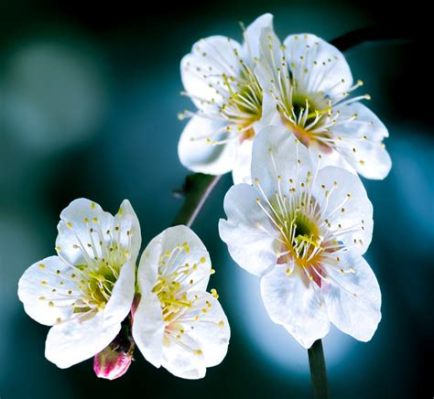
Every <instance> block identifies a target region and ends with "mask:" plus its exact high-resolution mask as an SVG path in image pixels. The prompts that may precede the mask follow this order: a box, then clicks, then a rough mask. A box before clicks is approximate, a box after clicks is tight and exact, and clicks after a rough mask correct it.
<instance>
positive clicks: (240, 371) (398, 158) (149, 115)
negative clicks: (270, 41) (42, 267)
mask: <svg viewBox="0 0 434 399" xmlns="http://www.w3.org/2000/svg"><path fill="white" fill-rule="evenodd" d="M422 4H423V3H422V1H420V0H417V1H411V2H409V3H407V4H399V3H398V2H396V3H391V2H387V4H386V3H384V4H383V3H381V2H379V1H375V2H374V1H360V0H357V1H339V0H331V1H327V2H325V1H322V2H321V1H305V2H301V1H298V2H296V1H294V0H287V1H277V0H272V1H260V0H254V1H245V2H242V1H235V0H232V1H229V0H220V1H218V2H209V3H206V2H193V1H182V2H176V3H174V4H170V3H169V2H167V1H166V2H164V1H160V2H156V3H152V4H149V5H146V4H145V2H141V3H140V4H136V3H133V2H129V1H123V2H116V3H115V4H114V5H108V4H107V2H105V3H101V4H98V3H95V2H94V3H93V4H89V2H85V1H71V2H55V1H51V2H49V1H46V2H42V1H24V0H17V1H13V2H12V1H10V2H8V1H4V0H3V1H0V397H1V399H15V398H19V399H21V398H24V399H27V398H31V399H33V398H35V399H37V398H46V399H51V398H62V399H63V398H65V399H69V398H96V397H97V398H100V397H101V398H120V397H128V396H130V395H135V396H137V397H141V398H170V397H178V398H196V397H197V398H199V397H206V398H208V399H211V398H219V399H220V398H249V399H253V398H264V397H266V398H268V399H271V398H304V397H306V398H309V397H311V388H310V381H309V372H308V365H307V355H306V352H305V351H304V350H303V349H302V348H301V347H300V346H298V345H297V344H296V343H295V341H294V340H293V339H292V338H291V337H290V336H289V335H287V334H286V333H285V332H284V330H283V329H282V328H280V327H278V326H276V325H274V324H272V322H271V321H270V320H269V319H268V317H267V315H266V314H265V311H264V309H263V305H262V303H261V300H260V298H259V290H258V281H257V279H255V278H253V277H251V276H250V275H248V274H247V273H245V272H243V271H241V269H240V268H238V267H237V266H236V265H235V264H234V263H233V262H232V261H231V259H230V258H229V256H228V255H227V251H226V247H225V246H224V245H223V244H222V243H221V242H220V240H219V238H218V232H217V220H218V218H219V217H221V216H222V215H223V211H222V198H223V195H224V193H225V192H226V190H227V189H228V187H229V186H230V177H229V176H226V177H225V178H224V179H223V181H221V182H220V183H219V186H218V188H217V189H216V191H215V193H214V194H213V196H212V198H211V199H210V200H209V202H208V203H207V204H206V206H205V208H204V210H203V212H202V213H201V214H200V216H199V218H198V220H197V222H196V223H195V225H194V228H195V230H196V232H197V233H198V234H199V235H200V236H201V238H202V239H203V241H204V242H205V243H206V245H207V247H208V249H209V251H210V253H211V257H212V259H213V260H214V264H215V266H214V267H215V269H216V270H217V273H216V275H215V276H214V277H213V279H212V281H211V284H210V288H211V287H216V288H217V289H218V291H219V293H220V299H221V301H222V304H223V306H224V308H225V310H226V312H227V314H228V318H229V320H230V322H231V327H232V339H231V344H230V348H229V353H228V356H227V358H226V359H225V361H224V362H223V364H222V365H220V366H218V367H216V368H213V369H209V370H208V373H207V376H206V378H205V379H203V380H200V381H184V380H180V379H177V378H175V377H173V376H172V375H170V374H169V373H167V372H166V371H165V370H163V369H159V370H157V369H155V368H153V366H151V365H150V364H148V363H147V362H146V361H144V359H143V358H142V357H141V355H140V353H136V362H135V363H134V364H133V365H132V367H131V368H130V370H129V372H128V374H127V375H126V376H124V377H123V378H122V379H120V380H117V381H115V382H107V381H103V380H98V379H97V378H96V377H95V376H94V375H93V372H92V369H91V362H90V361H87V362H84V363H82V364H80V365H77V366H75V367H72V368H70V369H68V370H59V369H57V368H56V367H55V366H54V365H52V364H50V363H49V362H48V361H47V360H45V358H44V355H43V351H44V340H45V335H46V333H47V331H48V329H47V328H46V327H44V326H40V325H38V324H37V323H35V322H34V321H32V320H31V319H30V318H29V317H27V316H26V314H25V313H24V311H23V309H22V305H21V303H20V302H19V301H18V298H17V296H16V288H17V281H18V279H19V277H20V275H21V274H22V273H23V271H24V270H25V269H26V268H27V267H28V266H29V265H30V264H32V263H33V262H35V261H37V260H39V259H42V258H43V257H46V256H49V255H51V254H53V253H54V241H55V237H56V224H57V221H58V217H59V213H60V211H61V210H62V209H63V208H64V207H65V206H66V205H67V204H68V203H69V202H70V201H71V200H73V199H74V198H77V197H80V196H85V197H88V198H91V199H93V200H95V201H97V202H99V203H100V204H101V205H102V206H103V207H104V208H105V209H106V210H109V211H111V212H112V213H113V212H115V211H116V210H117V207H118V206H119V204H120V202H121V200H122V199H123V198H129V199H130V200H131V202H132V204H133V206H134V208H135V210H136V211H137V213H138V216H139V218H140V221H141V227H142V233H143V242H144V244H146V243H147V242H148V241H149V240H150V239H151V238H152V237H153V236H154V235H156V234H158V233H159V232H160V231H161V230H163V229H164V228H165V227H167V226H168V225H169V224H170V223H171V220H172V219H173V217H174V215H175V214H176V212H177V210H178V208H179V206H180V200H178V199H176V198H174V197H173V196H172V195H171V191H172V190H173V189H175V188H178V187H180V186H181V185H182V182H183V178H184V176H185V174H186V173H187V171H186V170H185V169H184V168H183V167H182V166H181V165H180V164H179V161H178V159H177V153H176V145H177V140H178V137H179V134H180V132H181V131H182V128H183V126H184V123H185V122H180V121H178V120H177V118H176V115H177V113H178V112H179V111H182V110H183V109H184V108H186V107H187V108H190V109H191V108H192V105H191V104H190V103H189V102H188V101H187V100H186V99H185V98H182V97H181V96H180V95H179V92H180V91H181V90H182V85H181V82H180V77H179V61H180V59H181V57H182V56H183V55H184V54H185V53H187V52H188V51H189V50H190V48H191V46H192V44H193V43H194V42H195V41H196V40H198V39H199V38H201V37H205V36H208V35H212V34H222V35H227V36H231V37H233V38H236V39H238V40H241V29H240V27H239V25H238V21H243V22H244V23H245V24H248V23H250V22H251V21H252V20H253V19H254V18H255V17H257V16H258V15H260V14H262V13H263V12H271V13H273V14H274V15H275V27H276V31H277V33H278V34H279V35H280V37H281V38H282V39H283V38H284V37H285V36H286V35H288V34H291V33H300V32H312V33H315V34H317V35H320V36H322V37H324V38H325V39H332V38H334V37H336V36H339V35H342V34H344V33H346V32H349V31H352V30H354V29H357V28H362V27H370V26H376V27H377V29H379V31H380V32H382V33H383V34H385V35H386V36H392V37H397V38H401V39H402V38H411V39H413V40H411V41H409V40H395V41H381V42H376V43H370V44H364V45H360V46H358V47H355V48H353V49H351V50H349V51H347V52H346V56H347V57H348V61H349V63H350V65H351V67H352V70H353V74H354V77H355V78H360V79H363V80H364V81H365V87H364V88H363V91H365V90H366V91H367V92H368V93H370V94H371V96H372V100H371V102H370V103H369V104H368V105H369V106H370V107H371V108H372V109H374V110H375V112H376V113H377V114H378V115H379V116H380V117H381V118H382V120H383V121H384V122H385V123H386V125H387V126H388V128H389V131H390V138H389V139H388V140H387V146H388V149H389V151H390V154H391V156H392V160H393V168H392V172H391V173H390V175H389V177H388V178H387V179H386V180H385V181H384V182H372V181H365V183H366V185H367V189H368V192H369V195H370V197H371V200H372V202H373V203H374V210H375V232H374V239H373V243H372V245H371V247H370V249H369V251H368V254H367V258H368V260H369V262H370V264H371V266H372V267H373V269H374V271H375V272H376V275H377V277H378V280H379V282H380V286H381V288H382V293H383V320H382V322H381V323H380V325H379V328H378V331H377V333H376V335H375V336H374V338H373V340H372V341H371V342H370V343H368V344H363V343H359V342H357V341H355V340H353V339H351V338H350V337H347V336H345V335H343V334H341V333H339V332H337V331H335V330H334V331H333V332H332V333H331V334H330V335H329V336H328V337H327V338H326V339H325V340H324V347H325V354H326V359H327V366H328V374H329V380H330V390H331V393H332V397H333V398H343V399H346V398H419V397H420V398H422V397H425V398H431V397H432V395H433V394H434V390H433V381H432V371H431V369H432V364H431V363H432V361H431V359H432V355H433V346H432V336H433V320H432V303H433V294H432V288H431V286H432V284H433V281H434V273H433V270H434V269H433V266H434V264H433V263H434V262H433V260H432V257H433V248H434V178H433V176H432V173H433V171H434V133H433V128H432V117H433V103H434V91H433V89H434V87H433V83H432V80H433V78H434V77H433V73H432V70H433V62H432V61H431V60H430V56H431V55H432V51H433V50H432V48H433V45H432V40H433V39H432V34H430V33H428V32H429V30H430V28H431V25H432V21H431V12H429V11H428V10H427V9H424V8H423V7H422Z"/></svg>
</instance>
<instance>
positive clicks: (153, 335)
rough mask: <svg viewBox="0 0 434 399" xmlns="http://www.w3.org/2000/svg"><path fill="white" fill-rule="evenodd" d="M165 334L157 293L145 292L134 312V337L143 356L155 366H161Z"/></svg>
mask: <svg viewBox="0 0 434 399" xmlns="http://www.w3.org/2000/svg"><path fill="white" fill-rule="evenodd" d="M163 336H164V322H163V315H162V313H161V304H160V301H159V300H158V297H157V296H156V295H155V294H152V293H150V294H145V295H143V296H142V298H141V299H140V303H139V306H138V307H137V310H136V312H135V313H134V322H133V338H134V341H135V342H136V344H137V347H138V348H139V350H140V352H141V353H142V355H143V357H144V358H145V359H146V360H147V361H148V362H150V363H151V364H152V365H154V366H155V367H160V366H161V361H162V356H163Z"/></svg>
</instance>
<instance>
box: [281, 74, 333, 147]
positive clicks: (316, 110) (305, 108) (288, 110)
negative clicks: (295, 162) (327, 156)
mask: <svg viewBox="0 0 434 399" xmlns="http://www.w3.org/2000/svg"><path fill="white" fill-rule="evenodd" d="M277 109H278V111H279V112H280V115H281V118H282V121H283V123H284V124H285V125H286V126H287V127H288V129H289V130H290V131H291V132H292V133H293V134H294V135H295V136H296V137H297V139H298V140H299V141H300V142H301V143H302V144H304V145H305V146H306V147H310V146H316V147H317V148H319V149H320V150H321V151H322V152H324V153H329V152H331V151H332V145H333V141H332V140H331V135H330V134H329V132H328V130H327V126H326V125H327V120H328V118H329V117H330V115H331V110H332V107H331V104H330V103H329V102H328V103H327V105H325V106H319V105H318V104H317V103H316V102H315V101H314V100H313V99H312V98H309V97H308V96H306V95H303V94H300V93H297V92H296V84H295V81H294V80H292V83H291V89H290V92H289V95H288V96H287V97H286V98H285V101H282V102H280V103H278V104H277Z"/></svg>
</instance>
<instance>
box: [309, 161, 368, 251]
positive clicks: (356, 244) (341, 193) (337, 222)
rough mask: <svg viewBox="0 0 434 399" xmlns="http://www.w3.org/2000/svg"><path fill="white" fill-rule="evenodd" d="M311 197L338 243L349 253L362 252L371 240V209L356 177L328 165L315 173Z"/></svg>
mask: <svg viewBox="0 0 434 399" xmlns="http://www.w3.org/2000/svg"><path fill="white" fill-rule="evenodd" d="M312 194H313V196H314V198H315V199H316V200H317V201H318V203H319V205H320V208H321V211H322V215H323V216H322V219H323V220H325V219H327V220H328V221H329V223H330V224H331V230H332V231H333V232H334V236H335V237H336V238H337V239H338V241H341V242H342V243H343V244H344V245H345V246H346V247H348V248H350V250H351V252H352V253H357V254H360V255H361V254H363V253H365V252H366V250H367V248H368V247H369V244H370V243H371V239H372V229H373V220H372V214H373V208H372V204H371V201H369V198H368V195H367V193H366V190H365V187H364V186H363V184H362V182H361V180H360V178H359V177H358V176H356V175H354V174H352V173H350V172H348V171H346V170H343V169H340V168H336V167H333V166H328V167H326V168H324V169H321V170H320V171H319V172H318V175H317V177H316V180H315V184H314V185H313V187H312Z"/></svg>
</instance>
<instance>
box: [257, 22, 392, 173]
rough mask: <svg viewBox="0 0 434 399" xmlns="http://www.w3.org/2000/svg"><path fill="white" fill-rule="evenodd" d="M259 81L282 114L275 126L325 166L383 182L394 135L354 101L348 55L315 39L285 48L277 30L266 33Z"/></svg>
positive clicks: (298, 39) (294, 39)
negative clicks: (388, 142)
mask: <svg viewBox="0 0 434 399" xmlns="http://www.w3.org/2000/svg"><path fill="white" fill-rule="evenodd" d="M260 43H261V51H260V60H261V62H260V64H259V67H258V68H257V73H258V79H259V81H260V82H261V85H262V87H263V89H264V99H263V103H264V107H266V108H273V109H275V110H276V112H275V116H274V118H271V124H272V125H283V126H285V127H286V128H287V129H288V131H290V132H292V133H293V134H294V136H295V137H297V139H298V140H299V141H300V142H301V143H303V144H304V145H305V146H306V147H308V148H309V149H311V150H313V151H317V152H319V153H321V154H322V155H323V161H324V162H325V164H330V165H336V166H341V167H345V168H346V169H348V170H350V171H353V172H354V171H356V172H357V173H359V174H360V175H362V176H364V177H366V178H370V179H383V178H384V177H386V176H387V174H388V173H389V171H390V168H391V160H390V157H389V154H388V153H387V151H386V149H385V146H384V144H383V139H384V138H385V137H388V131H387V129H386V127H385V126H384V125H383V123H382V122H381V121H380V120H379V119H378V117H377V116H376V115H375V114H374V113H373V112H372V111H370V110H369V109H368V108H367V107H366V106H364V105H363V104H362V103H360V102H359V100H362V99H369V98H370V97H369V96H368V95H361V96H357V97H350V94H351V93H352V91H353V90H355V89H357V88H358V87H360V86H362V82H361V81H358V82H357V83H355V84H353V77H352V75H351V71H350V68H349V66H348V63H347V61H346V60H345V57H344V56H343V54H342V53H341V52H340V51H339V50H338V49H337V48H335V47H334V46H332V45H331V44H329V43H327V42H325V41H324V40H322V39H321V38H319V37H317V36H315V35H312V34H298V35H291V36H288V37H287V38H286V39H285V41H284V44H283V46H282V45H281V43H280V41H279V39H278V38H277V37H276V35H275V34H274V32H273V29H272V27H267V28H264V29H263V30H262V36H261V39H260Z"/></svg>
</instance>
